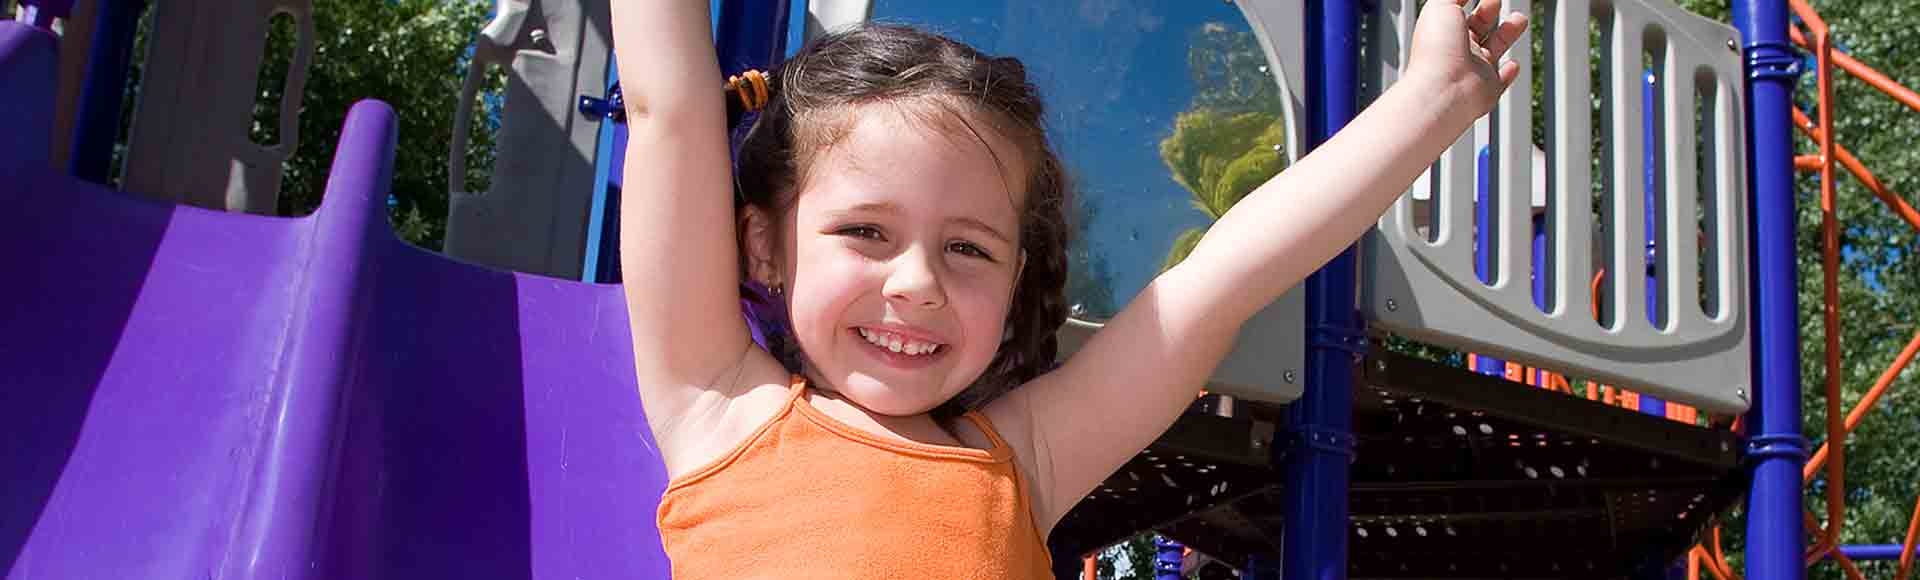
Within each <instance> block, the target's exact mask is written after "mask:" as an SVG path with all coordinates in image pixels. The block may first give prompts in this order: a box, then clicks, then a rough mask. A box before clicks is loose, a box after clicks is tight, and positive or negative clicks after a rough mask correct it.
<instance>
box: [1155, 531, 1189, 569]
mask: <svg viewBox="0 0 1920 580" xmlns="http://www.w3.org/2000/svg"><path fill="white" fill-rule="evenodd" d="M1186 551H1187V547H1186V546H1182V545H1180V542H1175V541H1173V540H1169V539H1166V538H1163V537H1160V536H1154V537H1153V554H1154V558H1153V580H1180V579H1181V578H1182V576H1181V575H1180V565H1181V564H1182V563H1184V561H1185V558H1184V556H1185V555H1186Z"/></svg>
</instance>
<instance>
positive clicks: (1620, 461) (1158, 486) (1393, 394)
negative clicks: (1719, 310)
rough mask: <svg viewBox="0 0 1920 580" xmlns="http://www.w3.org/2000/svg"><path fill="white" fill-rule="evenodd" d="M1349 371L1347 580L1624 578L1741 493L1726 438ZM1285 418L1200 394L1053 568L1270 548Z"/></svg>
mask: <svg viewBox="0 0 1920 580" xmlns="http://www.w3.org/2000/svg"><path fill="white" fill-rule="evenodd" d="M1363 365H1364V366H1363V367H1362V371H1361V381H1360V382H1359V385H1360V386H1359V388H1358V392H1357V393H1356V399H1355V409H1354V431H1355V436H1356V439H1357V446H1356V451H1357V459H1356V462H1355V463H1354V466H1353V474H1352V479H1353V487H1352V493H1351V494H1350V496H1349V501H1350V509H1351V525H1350V526H1349V527H1348V534H1349V540H1350V543H1349V549H1350V562H1351V567H1350V570H1349V572H1350V576H1351V577H1353V578H1614V577H1622V576H1627V575H1631V574H1633V573H1635V572H1636V571H1639V570H1641V569H1643V568H1645V567H1657V566H1661V565H1663V564H1664V563H1666V562H1670V561H1672V560H1673V559H1674V558H1676V557H1677V556H1678V555H1679V554H1681V553H1682V551H1683V550H1684V549H1685V548H1686V546H1688V545H1690V544H1691V543H1692V538H1693V536H1694V534H1695V533H1696V532H1697V531H1698V530H1700V528H1701V527H1702V525H1703V524H1704V523H1705V522H1706V520H1707V518H1708V517H1709V516H1711V515H1712V514H1714V513H1716V512H1718V511H1719V510H1720V509H1722V508H1724V507H1726V506H1727V505H1729V504H1730V503H1731V502H1732V501H1733V500H1734V499H1735V498H1737V497H1738V494H1739V491H1740V490H1741V489H1744V480H1743V478H1744V477H1745V475H1744V473H1743V472H1742V470H1741V469H1739V464H1740V459H1741V448H1742V446H1741V444H1740V443H1741V442H1740V441H1739V440H1738V438H1737V437H1736V436H1734V435H1733V434H1731V433H1728V432H1726V431H1724V430H1715V429H1706V428H1700V427H1694V426H1690V425H1685V424H1681V423H1676V422H1672V421H1668V420H1665V419H1661V418H1658V417H1653V416H1648V415H1643V414H1640V413H1637V412H1634V411H1630V410H1626V409H1621V408H1617V407H1612V406H1608V405H1603V404H1600V403H1596V402H1592V401H1587V400H1585V399H1580V398H1575V397H1570V396H1566V395H1562V394H1558V393H1553V392H1549V391H1543V390H1538V389H1534V388H1531V387H1527V386H1525V385H1519V384H1515V383H1511V382H1508V381H1505V380H1502V379H1499V378H1495V377H1487V376H1482V375H1478V374H1474V373H1471V372H1467V371H1465V370H1463V369H1457V368H1452V367H1447V366H1444V365H1439V364H1435V363H1431V362H1427V361H1423V360H1419V359H1414V358H1410V357H1405V356H1401V355H1397V354H1392V353H1387V352H1383V351H1379V350H1378V349H1376V351H1375V353H1374V354H1373V355H1371V356H1369V357H1367V359H1366V360H1365V361H1363ZM1221 406H1234V407H1236V408H1234V409H1231V412H1230V413H1228V412H1224V411H1225V410H1223V409H1220V408H1218V407H1221ZM1222 415H1229V416H1222ZM1283 424H1284V419H1283V413H1282V409H1281V408H1279V407H1275V406H1266V405H1257V404H1248V403H1246V402H1238V404H1237V405H1232V404H1231V403H1223V401H1221V400H1219V399H1217V398H1213V399H1202V400H1201V401H1200V402H1199V403H1197V404H1196V405H1195V407H1194V408H1193V409H1192V410H1190V412H1189V413H1188V414H1187V416H1185V417H1183V418H1182V419H1181V421H1180V422H1179V423H1178V424H1176V425H1175V428H1174V429H1173V430H1171V431H1169V433H1168V434H1167V435H1166V436H1165V437H1162V439H1161V440H1160V441H1159V442H1157V443H1156V444H1155V445H1154V446H1153V447H1151V448H1149V449H1148V450H1146V451H1144V452H1142V453H1141V455H1140V456H1138V457H1136V458H1135V459H1134V460H1133V461H1132V462H1130V463H1128V464H1127V465H1126V466H1125V467H1123V468H1122V469H1121V470H1120V471H1119V472H1117V473H1116V474H1115V475H1114V476H1113V477H1111V478H1109V479H1108V480H1107V482H1106V483H1105V484H1104V485H1103V486H1102V487H1101V488H1100V489H1099V490H1097V491H1096V492H1095V493H1094V494H1093V495H1092V496H1091V497H1089V498H1088V499H1086V500H1085V501H1083V502H1081V504H1080V505H1079V506H1077V507H1075V509H1074V511H1073V512H1072V513H1070V514H1069V515H1068V516H1067V518H1066V519H1065V520H1063V521H1062V522H1061V523H1060V525H1059V526H1058V528H1057V529H1056V530H1055V532H1054V538H1053V543H1054V550H1055V553H1056V559H1061V558H1070V559H1072V560H1074V561H1077V559H1078V555H1079V554H1084V553H1085V552H1087V551H1089V550H1092V549H1095V548H1098V547H1100V546H1104V545H1107V544H1110V543H1112V542H1115V541H1118V540H1121V539H1124V538H1126V537H1128V536H1130V535H1132V534H1133V533H1135V532H1137V531H1140V530H1145V529H1156V530H1158V531H1159V532H1160V533H1161V534H1163V535H1166V536H1169V537H1172V538H1174V539H1177V540H1180V541H1181V542H1183V543H1186V544H1187V545H1189V546H1191V547H1193V548H1194V549H1196V550H1199V551H1202V552H1204V553H1207V554H1209V555H1212V556H1214V557H1217V558H1219V559H1220V560H1222V561H1225V562H1229V563H1240V562H1245V561H1246V558H1247V557H1248V556H1249V555H1251V554H1255V553H1270V554H1271V553H1278V552H1279V549H1280V546H1279V543H1278V540H1279V538H1280V534H1281V533H1282V531H1283V530H1282V527H1283V526H1282V510H1283V508H1284V503H1283V501H1284V497H1285V496H1284V495H1282V490H1281V489H1280V487H1279V485H1278V484H1279V482H1280V481H1281V479H1280V476H1279V472H1278V467H1277V466H1276V465H1275V464H1273V463H1272V462H1271V454H1270V449H1269V446H1270V445H1271V444H1272V443H1273V440H1274V433H1275V432H1276V431H1278V432H1282V433H1284V432H1285V428H1284V425H1283ZM1276 426H1279V427H1276Z"/></svg>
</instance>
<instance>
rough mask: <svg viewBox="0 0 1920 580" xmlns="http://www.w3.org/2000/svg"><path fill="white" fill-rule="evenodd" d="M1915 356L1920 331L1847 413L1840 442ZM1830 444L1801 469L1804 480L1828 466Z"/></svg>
mask: <svg viewBox="0 0 1920 580" xmlns="http://www.w3.org/2000/svg"><path fill="white" fill-rule="evenodd" d="M1915 355H1920V331H1915V332H1914V333H1913V338H1912V339H1911V340H1908V341H1907V346H1906V348H1903V349H1901V350H1900V354H1899V355H1898V356H1895V357H1893V363H1892V364H1889V365H1887V370H1885V371H1882V372H1881V373H1880V378H1879V379H1878V380H1875V381H1874V382H1873V388H1870V389H1867V393H1866V394H1865V395H1861V396H1860V402H1858V403H1854V404H1853V410H1852V411H1850V412H1848V413H1847V419H1846V421H1845V422H1844V423H1843V424H1842V425H1841V428H1842V429H1843V431H1842V432H1841V439H1839V440H1840V441H1845V440H1846V439H1845V437H1846V436H1847V435H1848V434H1851V433H1853V429H1854V428H1855V427H1859V426H1860V421H1862V420H1864V419H1866V417H1867V411H1868V410H1871V409H1872V408H1873V406H1874V404H1876V403H1879V402H1880V396H1881V395H1883V394H1886V392H1887V388H1888V387H1891V386H1893V381H1894V379H1897V378H1900V373H1901V372H1903V371H1905V370H1906V369H1907V365H1908V364H1911V363H1912V362H1913V358H1914V356H1915ZM1832 441H1834V439H1828V442H1829V443H1831V442H1832ZM1829 443H1821V444H1820V448H1819V449H1815V450H1814V451H1813V456H1812V457H1809V458H1808V459H1807V465H1806V467H1804V468H1802V469H1801V472H1800V476H1801V477H1802V478H1812V477H1813V474H1815V473H1819V471H1820V466H1821V465H1824V464H1826V462H1827V445H1828V444H1829Z"/></svg>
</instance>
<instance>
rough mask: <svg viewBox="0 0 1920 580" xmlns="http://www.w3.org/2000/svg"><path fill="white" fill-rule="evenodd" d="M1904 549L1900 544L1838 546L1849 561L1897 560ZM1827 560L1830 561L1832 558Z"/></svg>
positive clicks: (1829, 557)
mask: <svg viewBox="0 0 1920 580" xmlns="http://www.w3.org/2000/svg"><path fill="white" fill-rule="evenodd" d="M1904 547H1905V546H1902V545H1900V544H1847V545H1844V546H1840V553H1842V554H1846V555H1847V559H1849V560H1898V559H1900V550H1901V549H1902V548H1904ZM1827 558H1828V559H1832V558H1833V556H1831V555H1829V556H1827Z"/></svg>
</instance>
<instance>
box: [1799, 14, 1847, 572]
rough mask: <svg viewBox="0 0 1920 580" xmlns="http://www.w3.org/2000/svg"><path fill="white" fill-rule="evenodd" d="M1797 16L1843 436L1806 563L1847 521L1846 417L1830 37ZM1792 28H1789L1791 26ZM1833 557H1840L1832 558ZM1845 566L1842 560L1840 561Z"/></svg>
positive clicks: (1826, 325) (1833, 541)
mask: <svg viewBox="0 0 1920 580" xmlns="http://www.w3.org/2000/svg"><path fill="white" fill-rule="evenodd" d="M1788 4H1789V5H1790V6H1791V7H1792V9H1793V13H1794V15H1795V16H1798V17H1799V18H1800V21H1801V23H1802V24H1804V25H1805V26H1806V27H1807V30H1808V31H1809V32H1810V33H1811V35H1810V37H1803V40H1811V41H1812V48H1813V54H1814V62H1815V63H1816V68H1815V72H1816V73H1817V74H1816V81H1817V82H1816V87H1817V88H1818V90H1819V105H1820V111H1819V112H1820V122H1819V128H1820V239H1821V244H1820V245H1821V249H1820V250H1821V251H1820V254H1821V255H1820V258H1821V260H1820V271H1821V286H1822V293H1823V300H1824V302H1825V303H1824V304H1822V305H1821V309H1820V310H1821V322H1822V327H1823V329H1824V332H1823V333H1822V334H1823V336H1824V338H1825V346H1826V353H1825V355H1826V356H1825V359H1826V360H1825V363H1826V365H1825V368H1826V381H1825V383H1826V395H1827V413H1826V415H1827V437H1826V439H1827V441H1841V442H1842V443H1843V444H1842V445H1834V446H1831V447H1830V451H1829V456H1830V457H1832V462H1831V463H1829V464H1828V465H1827V525H1826V527H1825V528H1824V529H1820V530H1819V533H1818V534H1817V539H1816V540H1815V541H1814V543H1813V547H1812V548H1811V549H1809V550H1808V551H1807V563H1808V564H1812V563H1814V562H1819V561H1820V560H1821V559H1823V558H1825V557H1826V556H1827V554H1828V553H1829V552H1832V551H1833V550H1834V548H1835V547H1837V546H1839V545H1840V530H1841V528H1842V527H1843V526H1845V525H1846V498H1847V496H1846V445H1844V442H1845V441H1846V427H1845V425H1846V421H1845V418H1844V416H1843V415H1842V414H1841V412H1840V405H1841V385H1840V377H1841V368H1840V278H1839V271H1840V227H1839V218H1838V216H1837V215H1836V213H1835V211H1836V209H1835V206H1836V203H1835V195H1834V181H1833V161H1834V159H1833V158H1834V155H1833V62H1832V61H1833V59H1832V54H1833V39H1832V34H1831V31H1830V30H1828V29H1827V23H1826V21H1825V20H1822V19H1821V18H1820V14H1819V13H1817V12H1815V11H1814V10H1813V7H1812V6H1810V5H1808V4H1807V2H1806V0H1789V2H1788ZM1790 30H1791V29H1790ZM1835 561H1843V560H1842V559H1840V558H1835ZM1842 565H1843V566H1845V564H1844V563H1843V564H1842Z"/></svg>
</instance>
